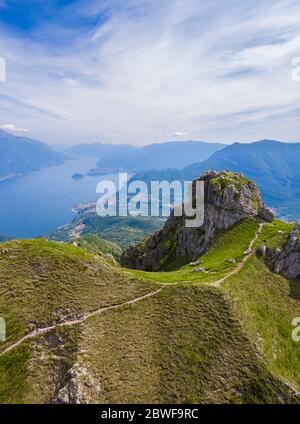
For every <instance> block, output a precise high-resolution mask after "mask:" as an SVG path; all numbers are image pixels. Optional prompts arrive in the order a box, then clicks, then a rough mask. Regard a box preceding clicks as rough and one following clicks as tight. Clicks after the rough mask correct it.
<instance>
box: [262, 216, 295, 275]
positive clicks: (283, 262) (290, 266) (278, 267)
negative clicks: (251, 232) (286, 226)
mask: <svg viewBox="0 0 300 424" xmlns="http://www.w3.org/2000/svg"><path fill="white" fill-rule="evenodd" d="M266 257H267V261H268V264H269V266H270V268H271V270H272V271H273V272H276V273H277V274H281V275H283V276H284V277H285V278H287V279H289V280H296V281H298V282H299V283H300V224H297V225H296V227H295V228H294V229H293V230H292V231H291V232H290V234H289V237H288V240H287V243H286V245H285V247H284V248H283V249H282V250H279V249H277V250H275V251H272V250H269V249H267V252H266Z"/></svg>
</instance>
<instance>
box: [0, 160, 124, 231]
mask: <svg viewBox="0 0 300 424" xmlns="http://www.w3.org/2000/svg"><path fill="white" fill-rule="evenodd" d="M96 162H97V159H96V158H80V159H76V160H71V161H67V162H65V163H64V164H62V165H57V166H51V167H48V168H44V169H42V170H40V171H38V172H33V173H31V174H29V175H26V176H25V177H22V178H19V179H16V180H12V181H6V182H0V234H6V235H11V236H14V237H19V238H30V237H36V236H38V235H42V234H45V233H47V232H49V231H52V230H54V229H56V228H57V227H60V226H62V225H65V224H68V223H69V222H70V221H71V220H72V219H73V218H74V216H75V213H74V212H72V207H73V206H74V205H75V204H77V203H81V202H83V203H84V202H90V201H95V200H97V199H98V197H99V195H97V193H96V186H97V183H98V182H99V181H100V180H105V179H113V180H115V179H116V176H112V175H109V176H101V177H99V176H98V177H85V178H84V179H82V180H73V179H72V178H71V177H72V175H73V174H74V173H75V172H78V173H86V172H87V171H88V170H89V169H91V168H93V167H95V165H96Z"/></svg>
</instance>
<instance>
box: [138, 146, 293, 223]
mask: <svg viewBox="0 0 300 424" xmlns="http://www.w3.org/2000/svg"><path fill="white" fill-rule="evenodd" d="M299 163H300V143H283V142H279V141H273V140H262V141H257V142H254V143H249V144H241V143H235V144H232V145H230V146H227V147H225V148H224V149H223V150H221V151H217V152H215V153H214V154H213V155H212V156H211V157H210V158H208V159H207V160H205V161H201V160H200V161H198V162H196V163H194V164H192V165H189V166H187V167H184V168H183V169H166V170H164V171H162V172H158V171H157V170H155V168H154V169H153V171H150V172H141V173H138V174H136V175H135V176H134V177H133V179H135V180H136V179H139V180H143V181H145V182H147V183H150V181H151V180H153V179H154V180H158V181H161V180H167V181H171V180H174V179H178V180H182V181H183V180H185V181H189V180H192V179H194V178H196V177H197V176H199V175H201V174H202V173H203V172H204V171H207V170H211V169H215V170H217V171H222V170H230V171H234V172H242V173H243V174H245V176H246V177H247V178H250V179H253V180H254V181H255V182H256V183H257V185H258V186H259V188H260V190H261V192H262V194H263V198H264V200H265V201H266V202H267V203H268V204H269V205H270V206H271V207H273V208H274V209H275V211H276V212H277V214H278V215H279V216H280V217H282V218H285V219H291V220H295V219H299V217H300V166H299ZM166 164H167V163H166Z"/></svg>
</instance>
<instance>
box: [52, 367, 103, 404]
mask: <svg viewBox="0 0 300 424" xmlns="http://www.w3.org/2000/svg"><path fill="white" fill-rule="evenodd" d="M67 380H68V381H67V383H66V385H65V386H64V387H62V388H61V389H60V390H59V391H58V393H57V395H56V396H55V398H54V399H53V403H58V404H82V403H89V390H93V391H94V393H95V392H96V393H97V392H99V390H100V388H99V386H97V385H95V382H94V378H93V376H92V375H91V374H89V372H88V371H87V370H86V369H85V368H83V367H80V366H79V364H75V365H74V366H73V367H72V368H71V369H70V370H69V371H68V374H67Z"/></svg>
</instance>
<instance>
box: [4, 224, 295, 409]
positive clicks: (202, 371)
mask: <svg viewBox="0 0 300 424" xmlns="http://www.w3.org/2000/svg"><path fill="white" fill-rule="evenodd" d="M284 225H285V224H281V223H278V222H277V223H275V224H268V225H267V226H266V227H265V228H264V230H263V233H262V235H261V236H260V239H259V241H258V242H257V245H259V244H266V243H267V244H270V245H271V244H272V245H273V246H275V245H277V244H278V243H279V244H280V243H282V241H283V240H284V238H285V237H286V233H283V234H280V233H278V231H286V230H287V229H288V227H285V226H284ZM256 229H257V224H256V223H253V222H252V221H246V222H244V223H243V224H240V226H236V227H234V228H233V229H232V230H231V231H229V232H226V233H224V234H222V235H220V237H219V239H218V241H217V242H216V244H215V245H214V247H213V249H212V250H211V251H210V253H208V254H206V255H205V257H203V258H202V260H203V263H204V266H206V267H210V268H211V270H213V271H215V272H216V274H215V275H213V278H215V279H217V278H220V275H223V274H224V273H225V272H226V270H227V272H228V270H229V269H230V264H228V262H227V260H228V258H231V257H234V258H236V259H238V260H240V259H241V258H242V256H243V251H244V250H245V248H246V247H248V245H249V242H250V240H251V239H253V236H254V234H255V231H256ZM6 246H9V250H10V252H9V254H8V255H7V256H6V257H5V256H4V257H3V256H0V275H1V281H0V282H1V285H0V287H1V288H0V294H1V296H0V299H1V300H0V315H1V314H5V316H8V317H9V320H8V321H9V325H8V329H9V338H10V339H9V342H11V341H12V340H16V339H17V338H18V337H20V335H21V334H23V333H24V331H28V330H29V329H30V328H31V327H32V324H33V323H38V324H39V325H40V324H42V325H45V324H46V323H48V322H51V321H52V320H53V319H54V320H57V319H62V317H66V316H70V315H71V316H72V315H73V314H76V315H77V314H78V311H79V313H82V312H83V311H86V310H94V309H96V308H97V307H99V305H100V306H103V305H107V304H109V303H111V302H112V303H121V302H122V301H124V300H127V299H128V298H133V297H137V296H139V295H141V294H142V293H144V292H149V291H151V290H152V289H153V287H157V284H151V283H149V282H147V280H145V279H142V282H143V284H140V282H141V280H139V281H137V278H139V279H141V275H142V274H140V273H138V275H137V276H136V275H135V273H134V272H133V273H131V272H129V271H122V270H121V269H120V268H117V267H113V266H111V265H110V264H109V263H107V262H106V261H105V260H103V258H100V257H99V256H97V255H94V254H92V253H89V252H86V251H84V250H81V249H77V248H75V247H73V246H67V245H61V244H56V243H49V242H46V241H43V240H38V241H29V242H21V243H20V242H10V243H8V244H6ZM9 256H10V258H9ZM33 264H39V265H41V264H42V268H40V267H37V266H36V265H35V266H34V267H33ZM87 264H89V266H87ZM95 265H96V267H95ZM201 266H202V264H201ZM45 269H47V272H46V273H45ZM38 271H39V272H38ZM41 271H43V272H42V274H41ZM181 272H182V273H185V274H184V276H182V280H184V281H186V278H190V277H191V280H190V283H185V284H184V286H182V287H180V286H176V285H175V286H174V287H172V286H169V287H165V288H164V290H163V291H162V292H161V293H160V294H159V295H157V296H155V297H152V298H148V299H146V300H143V301H142V302H140V303H137V304H135V305H133V306H125V307H122V308H121V309H117V310H113V311H108V312H106V313H105V314H103V315H100V316H96V317H93V318H90V319H89V320H87V321H86V322H85V323H84V324H81V325H76V326H73V327H70V328H57V329H56V330H55V331H52V332H51V333H49V334H46V335H45V336H43V337H39V338H38V339H36V340H32V341H30V342H28V343H26V344H23V345H22V346H20V347H19V348H17V349H16V350H14V351H12V352H10V353H9V354H7V355H5V356H3V357H1V358H0V369H1V372H0V402H11V401H17V402H32V401H34V402H49V401H51V399H52V398H53V396H54V394H55V393H56V392H57V391H58V389H60V388H61V387H62V386H64V384H65V383H66V381H67V378H66V375H67V370H68V369H69V368H71V366H72V365H73V364H74V363H79V364H80V365H81V366H83V367H84V368H86V369H87V371H88V373H91V374H92V375H93V378H94V382H93V385H92V386H91V387H89V385H84V388H83V392H84V400H86V401H89V402H96V401H98V402H130V401H132V402H147V401H148V402H150V401H152V402H159V401H160V402H278V401H280V400H282V401H288V402H292V401H293V400H295V398H291V397H287V396H288V388H287V387H284V386H282V384H281V383H280V381H279V379H284V380H286V381H289V383H290V384H293V385H294V386H295V387H296V388H297V389H298V390H299V389H300V381H299V375H300V373H299V371H300V370H299V363H300V361H299V357H300V344H299V343H298V344H296V343H295V342H293V341H292V339H291V331H292V326H291V320H292V318H294V317H295V316H300V306H299V305H300V304H299V298H300V297H299V289H297V288H296V285H295V284H293V283H290V282H288V281H286V280H285V279H283V278H282V277H280V276H276V275H274V274H271V273H270V272H269V271H268V269H267V268H266V266H265V265H264V263H263V260H262V259H258V258H256V257H254V256H253V257H252V258H251V259H250V260H249V261H248V262H247V264H246V265H245V267H244V268H243V269H242V271H240V272H239V273H238V274H237V275H235V276H232V277H230V278H229V279H228V280H227V281H226V282H225V283H224V284H223V285H222V286H221V287H220V288H213V287H208V286H205V285H202V286H201V285H198V286H197V287H189V285H193V283H194V282H195V281H194V280H193V279H194V273H191V272H190V271H189V270H188V268H187V267H185V270H184V271H182V270H179V271H177V277H176V281H178V275H180V273H181ZM163 274H164V273H160V274H159V276H158V280H161V277H162V275H163ZM173 274H175V273H165V277H166V278H165V280H166V281H168V279H169V278H170V276H171V275H173ZM3 275H4V276H5V278H2V276H3ZM155 275H156V274H153V275H152V277H153V276H155ZM199 277H200V274H197V280H199ZM206 277H207V275H206ZM174 281H175V277H174ZM53 287H55V290H53ZM99 294H100V295H99ZM58 310H59V314H58V313H57V311H58ZM16 364H18V367H16ZM20 370H21V371H20ZM276 376H278V377H279V379H277V378H276Z"/></svg>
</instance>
